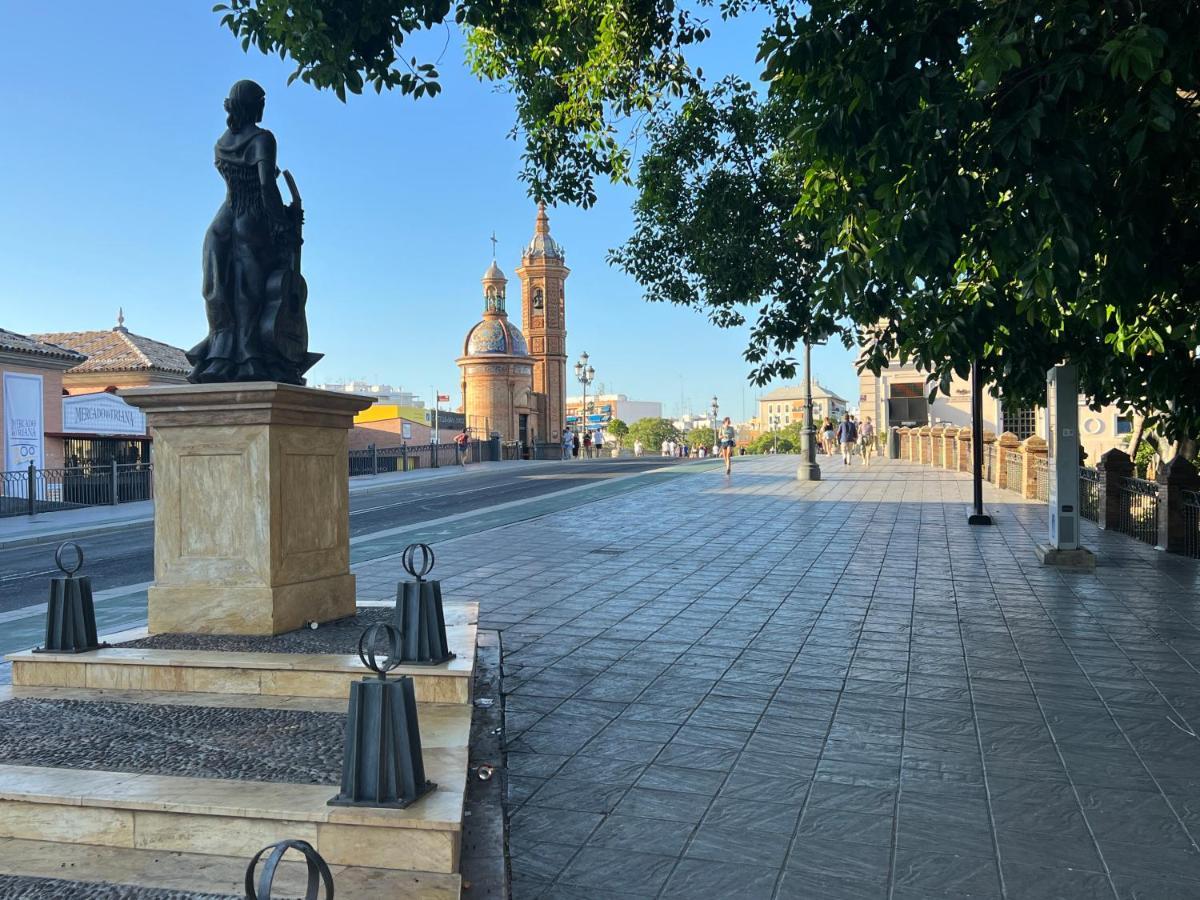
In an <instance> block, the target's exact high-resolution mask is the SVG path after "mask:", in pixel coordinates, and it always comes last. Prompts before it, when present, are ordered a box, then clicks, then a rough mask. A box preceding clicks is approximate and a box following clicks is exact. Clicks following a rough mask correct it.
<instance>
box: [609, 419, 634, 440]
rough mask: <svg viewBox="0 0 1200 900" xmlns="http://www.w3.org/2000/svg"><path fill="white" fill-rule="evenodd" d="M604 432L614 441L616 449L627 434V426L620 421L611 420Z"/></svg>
mask: <svg viewBox="0 0 1200 900" xmlns="http://www.w3.org/2000/svg"><path fill="white" fill-rule="evenodd" d="M604 430H605V431H606V432H608V434H609V435H611V436H612V437H613V438H614V439H615V440H616V442H617V446H618V447H620V446H621V445H622V443H623V442H624V440H625V437H626V436H627V435H628V434H629V426H628V425H626V424H625V423H624V422H622V421H621V420H620V419H612V420H611V421H610V422H609V423H608V425H606V426H605V428H604Z"/></svg>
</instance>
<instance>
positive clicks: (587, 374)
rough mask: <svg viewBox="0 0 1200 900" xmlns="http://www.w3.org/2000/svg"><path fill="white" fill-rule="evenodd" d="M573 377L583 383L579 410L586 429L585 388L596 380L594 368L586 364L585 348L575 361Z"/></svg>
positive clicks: (581, 438)
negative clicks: (581, 403)
mask: <svg viewBox="0 0 1200 900" xmlns="http://www.w3.org/2000/svg"><path fill="white" fill-rule="evenodd" d="M575 377H576V378H577V379H578V380H579V383H580V384H581V385H583V407H582V408H581V410H580V416H581V418H582V419H583V428H584V429H586V428H587V427H588V414H587V409H588V405H587V389H588V385H589V384H591V383H592V382H593V381H595V380H596V370H595V369H593V368H592V367H591V366H589V365H588V355H587V351H586V350H585V351H584V352H583V353H581V354H580V355H579V361H578V362H577V363H575ZM579 440H580V441H582V440H583V435H582V434H581V435H580V436H579Z"/></svg>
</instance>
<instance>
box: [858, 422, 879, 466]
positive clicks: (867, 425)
mask: <svg viewBox="0 0 1200 900" xmlns="http://www.w3.org/2000/svg"><path fill="white" fill-rule="evenodd" d="M858 450H859V452H860V453H861V454H862V461H863V465H864V466H869V465H870V464H871V455H872V454H873V453H874V452H875V423H874V422H872V421H871V417H870V416H867V417H866V418H865V419H863V423H862V425H860V426H859V429H858Z"/></svg>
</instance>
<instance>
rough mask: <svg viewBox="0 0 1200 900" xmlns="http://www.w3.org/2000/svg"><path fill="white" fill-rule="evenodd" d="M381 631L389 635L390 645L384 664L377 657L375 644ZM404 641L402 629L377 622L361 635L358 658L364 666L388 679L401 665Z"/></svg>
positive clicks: (365, 629) (388, 623)
mask: <svg viewBox="0 0 1200 900" xmlns="http://www.w3.org/2000/svg"><path fill="white" fill-rule="evenodd" d="M380 630H383V631H385V632H386V633H387V636H388V644H389V652H388V655H387V657H385V659H384V662H382V663H381V662H379V660H378V659H377V658H376V656H375V642H376V641H377V640H378V637H379V632H380ZM402 640H403V638H402V636H401V634H400V629H398V628H397V627H396V626H395V625H392V624H391V623H390V622H376V623H375V624H374V625H369V626H367V627H366V628H364V629H363V633H362V634H361V635H359V638H358V658H359V659H361V660H362V664H363V665H364V666H366V667H367V668H368V669H370V670H371V671H372V672H374V673H375V674H376V675H378V676H379V677H380V678H387V673H388V672H390V671H392V669H394V668H396V667H397V666H398V665H400V659H401V650H400V648H401V641H402Z"/></svg>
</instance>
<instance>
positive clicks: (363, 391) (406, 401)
mask: <svg viewBox="0 0 1200 900" xmlns="http://www.w3.org/2000/svg"><path fill="white" fill-rule="evenodd" d="M313 387H315V388H317V390H321V391H338V392H340V393H343V394H359V395H360V396H363V397H370V398H371V399H373V400H374V401H375V402H376V403H380V404H383V405H385V406H405V407H410V408H414V409H424V407H425V401H424V400H422V399H421V398H420V397H418V396H417V395H416V394H414V393H413V392H412V391H406V390H404V388H402V387H392V386H391V385H390V384H371V383H370V382H369V381H344V382H334V383H331V384H317V385H313Z"/></svg>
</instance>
